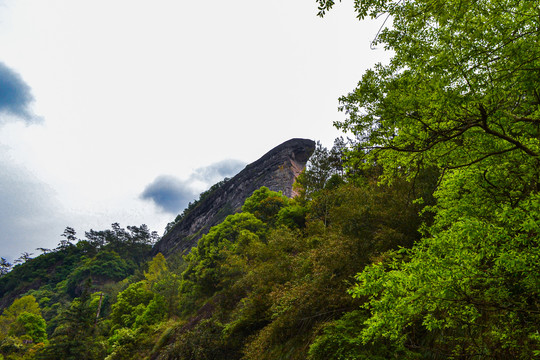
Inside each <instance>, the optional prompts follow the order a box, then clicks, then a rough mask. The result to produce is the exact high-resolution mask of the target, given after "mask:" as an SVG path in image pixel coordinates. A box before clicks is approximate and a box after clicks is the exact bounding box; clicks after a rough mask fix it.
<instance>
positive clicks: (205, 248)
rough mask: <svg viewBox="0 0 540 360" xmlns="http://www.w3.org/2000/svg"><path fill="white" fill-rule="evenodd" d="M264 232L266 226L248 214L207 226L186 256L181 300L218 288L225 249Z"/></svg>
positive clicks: (200, 298)
mask: <svg viewBox="0 0 540 360" xmlns="http://www.w3.org/2000/svg"><path fill="white" fill-rule="evenodd" d="M266 232H267V226H266V225H265V224H264V223H263V222H262V221H261V220H259V219H257V218H256V217H255V216H254V215H252V214H251V213H238V214H234V215H230V216H228V217H227V218H226V219H225V220H224V221H223V222H222V223H221V224H219V225H217V226H214V227H213V228H212V229H210V231H209V232H208V234H206V235H204V236H203V237H202V238H201V239H200V240H199V243H198V245H197V247H194V248H193V249H192V250H191V252H190V253H189V254H188V255H186V256H185V261H186V263H187V268H186V270H185V271H184V272H183V273H182V280H183V281H184V283H183V291H184V294H185V299H184V300H185V301H186V300H187V299H188V298H190V299H191V300H189V301H188V302H191V301H192V300H193V299H197V301H202V300H203V299H204V298H206V297H208V296H211V295H213V294H214V293H215V292H216V291H218V290H219V289H221V288H222V287H223V285H224V284H223V283H222V281H223V280H225V279H224V276H223V274H222V272H221V270H220V266H219V264H220V262H221V261H222V260H223V259H224V258H225V256H226V253H225V251H226V250H234V248H235V247H237V246H240V247H241V246H244V245H245V244H248V243H249V242H251V241H256V240H261V239H263V238H264V236H265V235H266ZM188 294H189V296H188ZM184 306H188V305H187V304H184Z"/></svg>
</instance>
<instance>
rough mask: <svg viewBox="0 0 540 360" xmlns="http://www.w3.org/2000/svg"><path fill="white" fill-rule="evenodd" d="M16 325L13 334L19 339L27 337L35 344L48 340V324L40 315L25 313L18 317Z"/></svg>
mask: <svg viewBox="0 0 540 360" xmlns="http://www.w3.org/2000/svg"><path fill="white" fill-rule="evenodd" d="M16 325H17V326H16V329H14V331H13V333H14V335H16V336H18V337H21V336H24V335H27V336H29V337H30V338H31V339H32V341H33V342H34V343H40V342H44V341H45V340H47V332H46V327H47V323H46V322H45V320H44V319H43V317H42V316H41V315H39V314H33V313H28V312H23V313H22V314H20V315H19V316H18V317H17V321H16Z"/></svg>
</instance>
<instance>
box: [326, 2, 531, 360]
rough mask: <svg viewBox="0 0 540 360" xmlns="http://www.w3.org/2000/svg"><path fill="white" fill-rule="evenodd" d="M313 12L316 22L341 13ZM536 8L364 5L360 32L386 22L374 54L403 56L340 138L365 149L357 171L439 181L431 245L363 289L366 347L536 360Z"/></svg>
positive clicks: (367, 92) (372, 277) (377, 75)
mask: <svg viewBox="0 0 540 360" xmlns="http://www.w3.org/2000/svg"><path fill="white" fill-rule="evenodd" d="M318 3H319V10H320V14H321V15H323V14H324V12H325V11H327V10H329V9H330V8H331V7H332V6H333V5H334V2H333V1H329V0H319V1H318ZM536 5H537V4H535V3H533V2H528V1H520V0H491V1H481V2H476V1H457V0H455V1H454V0H447V1H439V0H435V1H431V0H430V1H427V0H416V1H388V0H383V1H378V0H367V1H360V0H356V1H355V8H356V11H357V13H358V17H359V18H361V19H363V18H365V17H368V16H370V17H378V16H385V17H387V18H388V19H391V22H392V24H391V26H388V27H386V28H383V29H381V31H380V33H379V34H378V35H377V37H376V39H375V40H374V42H373V45H377V44H383V45H384V46H385V48H386V49H388V50H391V51H392V52H393V54H394V56H393V58H392V59H391V61H390V63H389V64H388V65H382V64H378V65H376V66H375V68H374V69H372V70H369V71H367V72H366V73H365V75H364V76H363V77H362V80H361V81H360V83H359V85H358V87H357V88H356V89H355V90H354V91H353V92H351V93H350V94H349V95H348V96H345V97H343V98H341V99H340V101H341V104H342V106H341V110H343V111H345V112H346V113H347V114H348V118H347V119H346V120H344V121H341V122H338V123H337V126H338V127H339V128H340V129H343V130H345V131H350V132H352V134H353V135H354V136H355V138H356V143H355V144H354V146H355V152H354V153H353V154H352V156H353V159H352V160H353V161H352V162H351V163H350V164H354V165H357V166H360V165H363V166H371V164H373V163H377V164H380V165H381V166H382V167H383V169H384V176H385V178H386V179H387V180H392V179H393V178H394V177H395V175H396V174H406V175H408V176H409V177H410V178H415V176H416V175H417V174H418V172H419V170H421V169H422V168H426V167H436V168H438V169H440V171H441V174H442V176H441V179H440V187H439V190H438V192H437V193H436V198H437V205H436V206H434V207H432V208H431V211H433V213H434V216H435V218H434V223H433V225H432V226H426V227H425V228H424V229H423V230H424V239H423V240H421V241H420V242H419V243H417V244H416V245H415V246H414V247H413V248H412V249H411V250H409V251H404V252H401V253H398V254H394V255H393V256H391V257H390V259H386V260H385V258H382V259H381V260H384V261H380V262H377V263H375V264H374V265H373V266H371V267H369V268H367V269H366V270H365V271H364V272H362V273H361V274H359V276H358V281H359V283H358V285H357V286H356V287H355V288H354V289H353V290H352V294H353V295H354V296H357V297H362V298H366V297H367V298H368V299H369V302H368V305H366V306H367V308H368V309H370V310H371V317H370V318H369V319H368V320H367V322H366V325H367V326H366V328H365V329H364V330H363V331H362V338H363V341H364V342H370V341H378V340H381V339H385V338H386V339H390V340H392V341H393V342H394V343H395V344H396V345H398V346H402V347H407V348H409V349H411V350H412V349H414V350H415V351H417V352H419V353H420V354H422V356H428V354H429V356H433V357H444V358H473V357H474V358H479V359H484V358H485V359H488V358H489V359H493V358H494V359H502V358H532V357H533V356H534V355H535V354H536V355H538V348H539V341H540V339H539V337H538V336H537V334H536V333H535V330H534V325H533V324H537V323H538V322H539V318H538V314H539V309H538V304H539V303H540V297H539V295H540V294H539V293H538V290H537V289H538V286H537V285H538V283H537V281H536V280H533V279H538V275H539V274H540V272H539V270H540V269H538V267H537V266H536V265H535V261H537V259H538V258H539V247H540V243H539V236H538V231H537V230H536V226H537V225H536V224H537V223H538V220H537V218H538V216H539V215H538V214H539V213H540V209H539V208H538V191H539V190H540V181H539V180H538V179H539V178H540V136H539V135H540V132H539V124H540V111H539V105H540V96H539V90H540V80H539V78H538V76H537V71H536V69H537V68H538V66H539V65H540V57H539V56H538V51H537V48H538V39H539V37H538V28H539V27H540V19H539V18H538V9H537V6H536ZM525 269H527V270H526V271H527V274H525Z"/></svg>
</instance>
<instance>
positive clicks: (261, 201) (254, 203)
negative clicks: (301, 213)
mask: <svg viewBox="0 0 540 360" xmlns="http://www.w3.org/2000/svg"><path fill="white" fill-rule="evenodd" d="M288 205H289V199H288V198H287V197H286V196H284V195H283V194H282V193H281V192H276V191H272V190H270V189H268V188H267V187H266V186H263V187H261V188H260V189H258V190H255V191H254V192H253V194H252V195H251V196H250V197H249V198H247V199H246V201H245V202H244V205H243V206H242V211H243V212H247V213H250V214H253V215H255V217H256V218H257V219H259V220H261V221H263V222H265V223H267V224H271V225H272V224H274V223H275V222H276V219H277V216H278V213H279V212H280V210H281V209H283V208H284V207H286V206H288Z"/></svg>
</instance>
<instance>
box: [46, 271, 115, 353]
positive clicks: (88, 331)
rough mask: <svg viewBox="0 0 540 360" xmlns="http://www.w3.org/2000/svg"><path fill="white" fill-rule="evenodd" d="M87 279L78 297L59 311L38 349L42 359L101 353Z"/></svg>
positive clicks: (94, 307)
mask: <svg viewBox="0 0 540 360" xmlns="http://www.w3.org/2000/svg"><path fill="white" fill-rule="evenodd" d="M89 290H90V281H87V283H86V285H85V287H84V290H83V292H82V294H81V296H80V297H78V298H76V299H74V300H73V301H72V302H71V304H70V306H69V308H68V309H66V310H65V311H64V312H63V313H61V314H60V320H59V322H60V324H59V326H58V327H57V328H56V329H55V331H54V333H53V335H52V337H51V339H50V343H49V345H48V346H46V347H45V348H44V349H43V350H42V351H41V352H40V353H39V358H42V359H65V360H76V359H81V360H90V359H99V358H103V356H104V350H105V349H104V347H103V346H102V344H101V342H100V341H99V340H100V338H99V337H97V336H98V334H97V328H96V313H97V306H92V304H93V302H92V296H91V294H90V291H89Z"/></svg>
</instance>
